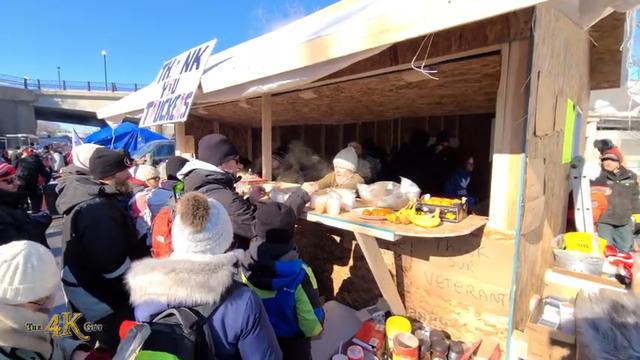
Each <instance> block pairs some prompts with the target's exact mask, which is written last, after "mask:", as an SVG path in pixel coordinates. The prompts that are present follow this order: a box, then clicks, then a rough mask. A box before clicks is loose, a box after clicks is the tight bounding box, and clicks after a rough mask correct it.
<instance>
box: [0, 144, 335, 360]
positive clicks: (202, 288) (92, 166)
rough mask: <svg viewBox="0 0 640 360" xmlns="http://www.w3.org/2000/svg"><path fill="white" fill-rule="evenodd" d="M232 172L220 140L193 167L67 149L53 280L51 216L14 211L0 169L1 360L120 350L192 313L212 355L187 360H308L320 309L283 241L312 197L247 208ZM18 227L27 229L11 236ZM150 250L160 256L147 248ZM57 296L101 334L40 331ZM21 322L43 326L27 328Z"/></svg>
mask: <svg viewBox="0 0 640 360" xmlns="http://www.w3.org/2000/svg"><path fill="white" fill-rule="evenodd" d="M26 156H34V154H30V155H26ZM18 166H20V165H18ZM240 169H241V166H240V157H239V153H238V151H237V149H236V147H235V146H234V145H233V144H232V143H231V142H230V141H229V140H228V139H227V138H226V137H224V136H222V135H219V134H212V135H208V136H206V137H204V138H203V139H202V140H201V141H200V142H199V146H198V154H197V158H196V159H192V160H187V159H186V158H182V157H178V156H176V157H172V158H170V159H169V160H168V161H166V162H165V163H164V164H161V165H160V166H158V168H156V167H152V166H149V165H144V164H134V163H133V161H132V159H131V158H130V157H129V156H128V154H127V153H126V152H122V151H115V150H110V149H107V148H104V147H100V146H97V145H93V144H83V145H79V146H77V147H75V148H74V149H73V154H72V163H70V165H68V166H66V167H64V168H62V169H60V171H59V177H58V178H57V188H56V191H57V192H58V199H57V202H56V207H57V210H58V211H59V213H60V214H62V215H63V226H62V241H63V264H62V270H61V271H59V270H58V267H57V265H56V263H55V260H54V257H53V255H52V254H51V252H50V251H49V250H48V249H47V247H48V244H47V240H46V238H45V231H46V229H47V227H48V225H49V223H50V221H51V219H50V217H49V218H48V219H45V220H44V221H43V220H41V219H40V218H39V214H40V212H39V211H37V210H35V209H30V210H29V209H28V208H27V207H24V204H23V203H20V201H21V199H20V198H21V197H25V192H24V191H21V190H20V189H19V183H20V182H19V180H18V176H17V174H18V171H17V170H16V169H15V168H14V167H13V166H12V165H11V164H9V163H2V164H0V198H6V201H5V202H4V203H3V204H2V206H4V207H2V208H0V226H5V228H6V230H7V231H5V232H3V233H2V236H4V238H3V242H2V244H3V245H2V248H0V268H1V269H3V276H2V285H3V286H2V289H0V358H3V356H4V357H7V358H12V359H13V358H31V357H30V356H34V358H44V359H48V358H55V359H59V358H64V359H81V358H111V357H112V356H114V355H116V354H120V352H122V351H127V349H123V346H124V347H126V344H128V343H126V342H125V340H126V339H127V336H131V333H134V334H135V333H136V332H135V331H133V330H129V331H124V332H123V331H122V329H127V327H126V326H133V327H135V326H138V325H140V324H144V323H154V322H161V321H162V320H161V319H162V318H164V317H165V315H164V314H166V313H168V312H169V311H177V310H176V309H188V310H189V311H194V312H196V313H198V314H200V315H201V316H202V317H203V318H204V319H205V321H204V323H203V324H202V326H201V328H202V333H206V334H207V339H208V340H210V341H207V344H206V346H205V347H206V348H209V351H210V354H209V355H207V356H204V355H202V354H201V353H199V354H200V355H198V357H197V358H214V357H213V356H214V353H215V358H216V359H239V358H242V359H283V358H284V359H310V358H311V346H310V338H311V337H313V336H316V335H318V334H319V333H320V332H321V331H322V329H323V321H324V313H323V310H322V303H321V301H320V297H319V295H318V290H317V283H316V280H315V277H314V275H313V271H312V270H311V268H310V267H309V266H307V265H306V264H305V263H304V262H303V261H302V260H301V259H300V257H299V255H298V252H297V250H296V246H295V243H294V239H293V234H294V227H295V223H296V220H297V218H298V215H299V213H300V212H301V211H302V209H303V208H304V206H305V204H307V203H308V202H309V201H310V195H309V193H308V192H307V191H306V190H305V189H302V188H301V189H299V190H297V191H296V192H295V193H293V194H292V195H291V196H290V197H289V198H288V199H287V201H286V202H285V203H268V204H262V203H260V202H259V201H258V200H259V199H261V198H262V197H263V196H264V189H262V188H256V189H255V190H254V191H253V192H252V193H251V194H250V196H249V197H247V198H244V197H242V196H240V195H238V193H237V192H236V191H235V183H236V181H237V178H236V174H237V172H238V171H239V170H240ZM134 189H135V190H134ZM12 199H13V200H12ZM165 213H167V214H170V217H168V218H165V217H163V216H162V215H163V214H165ZM4 216H6V217H12V218H10V219H9V218H7V219H6V220H5V221H3V219H2V217H4ZM18 218H20V219H21V220H20V221H22V223H24V226H13V227H11V226H9V225H10V224H15V223H16V220H14V219H18ZM162 221H168V222H167V223H163V224H159V222H162ZM36 223H37V226H36V225H35V224H36ZM10 228H11V230H12V231H13V233H11V234H10V233H9V232H8V230H9V229H10ZM167 228H168V233H167ZM163 231H164V232H163ZM159 241H164V242H165V243H168V244H169V250H168V251H166V249H164V250H163V251H155V252H154V251H153V250H154V246H155V244H157V243H158V242H159ZM156 250H157V249H156ZM5 269H6V271H5ZM42 272H46V273H42ZM4 274H9V275H4ZM59 274H61V276H58V275H59ZM57 288H62V289H63V291H64V294H65V298H66V299H67V301H68V306H69V307H70V310H71V311H73V312H74V313H80V314H82V318H81V319H79V320H78V326H79V329H86V327H85V326H84V325H85V324H90V325H91V326H92V327H91V329H94V330H95V329H99V331H90V332H86V334H84V335H87V336H88V337H89V340H88V341H77V340H78V339H76V340H71V339H59V338H57V337H52V336H51V334H50V333H49V332H47V331H44V330H42V329H44V326H46V325H47V321H46V320H47V314H48V312H49V311H50V310H51V308H52V306H53V299H54V298H55V291H56V289H57ZM181 311H182V310H181ZM12 313H15V314H12ZM14 315H15V316H14ZM16 319H17V320H16ZM22 320H25V321H30V322H32V323H34V324H41V325H42V326H43V327H42V328H40V330H37V331H31V330H33V329H30V330H29V329H24V323H22V322H21V321H22ZM131 324H133V325H131ZM5 335H7V336H5ZM8 335H11V336H8ZM167 336H169V335H167ZM199 341H200V340H199ZM164 342H167V343H172V341H170V340H168V339H164V340H163V341H160V342H157V341H149V342H147V343H145V346H144V347H143V348H142V349H141V350H140V351H159V350H158V349H155V348H154V346H156V345H157V344H158V343H164ZM121 343H122V344H125V345H123V346H120V349H119V345H120V344H121ZM184 346H185V345H184V344H182V345H180V346H177V345H176V346H175V348H169V349H166V348H164V349H163V351H165V352H169V353H172V352H179V351H184ZM201 350H202V349H201V348H200V349H199V350H198V351H201ZM201 355H202V356H201ZM203 356H204V357H203Z"/></svg>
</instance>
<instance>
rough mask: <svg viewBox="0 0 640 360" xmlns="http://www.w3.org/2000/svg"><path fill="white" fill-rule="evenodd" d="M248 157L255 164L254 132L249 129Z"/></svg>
mask: <svg viewBox="0 0 640 360" xmlns="http://www.w3.org/2000/svg"><path fill="white" fill-rule="evenodd" d="M247 157H248V158H249V160H251V162H253V132H252V128H248V129H247Z"/></svg>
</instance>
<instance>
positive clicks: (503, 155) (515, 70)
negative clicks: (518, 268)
mask: <svg viewBox="0 0 640 360" xmlns="http://www.w3.org/2000/svg"><path fill="white" fill-rule="evenodd" d="M501 53H502V64H501V77H500V85H499V87H498V98H497V101H496V119H495V121H494V124H493V134H492V139H493V149H492V150H493V154H492V156H493V161H492V164H491V165H492V169H493V170H492V173H493V174H494V176H493V177H492V179H491V203H490V204H489V224H488V225H487V226H488V227H492V228H495V229H499V230H501V231H503V232H506V233H514V232H515V228H516V223H517V221H518V219H517V216H516V214H517V211H516V209H518V207H519V206H520V205H521V204H519V203H518V194H519V191H520V175H521V174H520V172H521V171H522V166H523V165H522V164H523V162H524V159H525V157H524V154H523V147H522V142H523V141H524V140H523V134H524V131H525V129H524V114H525V112H526V108H525V105H526V102H525V97H524V95H525V92H524V91H523V87H524V85H525V83H526V81H527V77H528V73H529V70H528V64H529V57H530V54H529V41H528V40H518V41H514V42H512V43H510V44H505V46H504V47H503V49H502V51H501ZM497 174H505V175H506V176H500V175H497Z"/></svg>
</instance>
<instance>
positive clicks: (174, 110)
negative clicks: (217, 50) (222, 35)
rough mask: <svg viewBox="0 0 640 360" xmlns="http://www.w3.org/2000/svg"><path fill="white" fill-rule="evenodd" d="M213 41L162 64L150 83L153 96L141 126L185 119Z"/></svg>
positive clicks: (148, 103)
mask: <svg viewBox="0 0 640 360" xmlns="http://www.w3.org/2000/svg"><path fill="white" fill-rule="evenodd" d="M215 44H216V40H212V41H209V42H206V43H204V44H202V45H199V46H197V47H194V48H193V49H190V50H187V51H185V52H183V53H182V54H180V55H178V56H176V57H174V58H173V59H171V60H168V61H166V62H165V63H164V64H163V65H162V67H161V68H160V72H159V73H158V76H157V77H156V80H155V81H154V83H153V84H152V86H153V87H154V88H153V90H152V91H151V93H152V94H153V96H152V98H151V99H150V100H149V101H148V102H147V104H146V105H145V107H144V112H143V113H142V117H141V118H140V126H141V127H147V126H153V125H160V124H169V123H176V122H184V121H186V120H187V116H188V115H189V109H190V108H191V103H192V102H193V98H194V95H195V93H196V90H197V89H198V85H199V84H200V77H201V76H202V73H203V72H204V68H205V66H206V64H207V59H208V58H209V54H211V51H212V50H213V47H214V46H215Z"/></svg>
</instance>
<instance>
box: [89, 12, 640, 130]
mask: <svg viewBox="0 0 640 360" xmlns="http://www.w3.org/2000/svg"><path fill="white" fill-rule="evenodd" d="M544 1H546V0H509V1H505V0H429V1H426V0H393V1H389V0H343V1H340V2H338V3H336V4H334V5H331V6H329V7H327V8H325V9H322V10H320V11H318V12H316V13H313V14H311V15H309V16H307V17H304V18H302V19H300V20H297V21H294V22H292V23H291V24H288V25H286V26H283V27H282V28H280V29H277V30H275V31H273V32H270V33H268V34H265V35H262V36H260V37H257V38H254V39H252V40H249V41H247V42H244V43H242V44H239V45H237V46H234V47H232V48H229V49H226V50H224V51H222V52H220V53H215V54H212V55H211V56H210V57H209V60H208V62H207V67H206V69H205V73H204V74H203V76H202V78H201V82H200V85H201V87H202V91H203V94H201V95H200V96H197V97H196V99H195V103H196V104H202V103H219V102H228V101H234V100H240V99H243V98H249V97H255V96H259V95H261V94H264V93H272V94H273V93H280V92H285V91H290V90H292V89H295V88H297V87H299V86H301V85H304V84H308V83H310V82H313V81H314V80H317V79H319V78H321V77H324V76H326V75H329V74H331V73H333V72H335V71H337V70H340V69H342V68H344V67H347V66H348V65H350V64H353V63H355V62H357V61H359V60H361V59H364V58H367V57H369V56H371V55H373V54H375V53H377V52H379V51H382V50H383V49H385V48H386V47H387V46H390V45H392V44H394V43H397V42H400V41H403V40H407V39H411V38H415V37H419V36H423V35H426V34H429V33H434V32H437V31H440V30H443V29H448V28H452V27H456V26H459V25H462V24H466V23H471V22H475V21H479V20H482V19H486V18H490V17H494V16H497V15H501V14H505V13H509V12H513V11H516V10H519V9H522V8H526V7H530V6H533V5H536V4H538V3H541V2H544ZM554 1H556V2H558V1H559V2H560V3H561V4H560V6H561V7H562V5H563V4H562V3H563V2H569V3H572V2H575V1H591V0H554ZM620 1H624V0H620ZM602 2H604V3H616V2H617V1H615V0H608V1H607V0H602ZM635 2H637V0H635ZM564 8H570V6H564ZM608 9H609V8H606V9H604V10H606V11H608ZM578 10H579V11H580V9H578ZM604 10H603V11H604ZM145 90H146V88H144V89H141V90H139V91H138V92H136V93H133V94H131V95H129V96H127V97H125V98H123V99H122V100H120V101H118V102H117V103H115V104H112V105H110V106H108V107H106V108H104V109H101V110H100V111H98V117H99V118H104V117H108V116H114V115H118V114H129V115H131V114H134V113H136V112H138V113H139V112H141V110H142V108H143V107H144V105H145V104H146V101H148V99H147V96H146V95H145Z"/></svg>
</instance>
